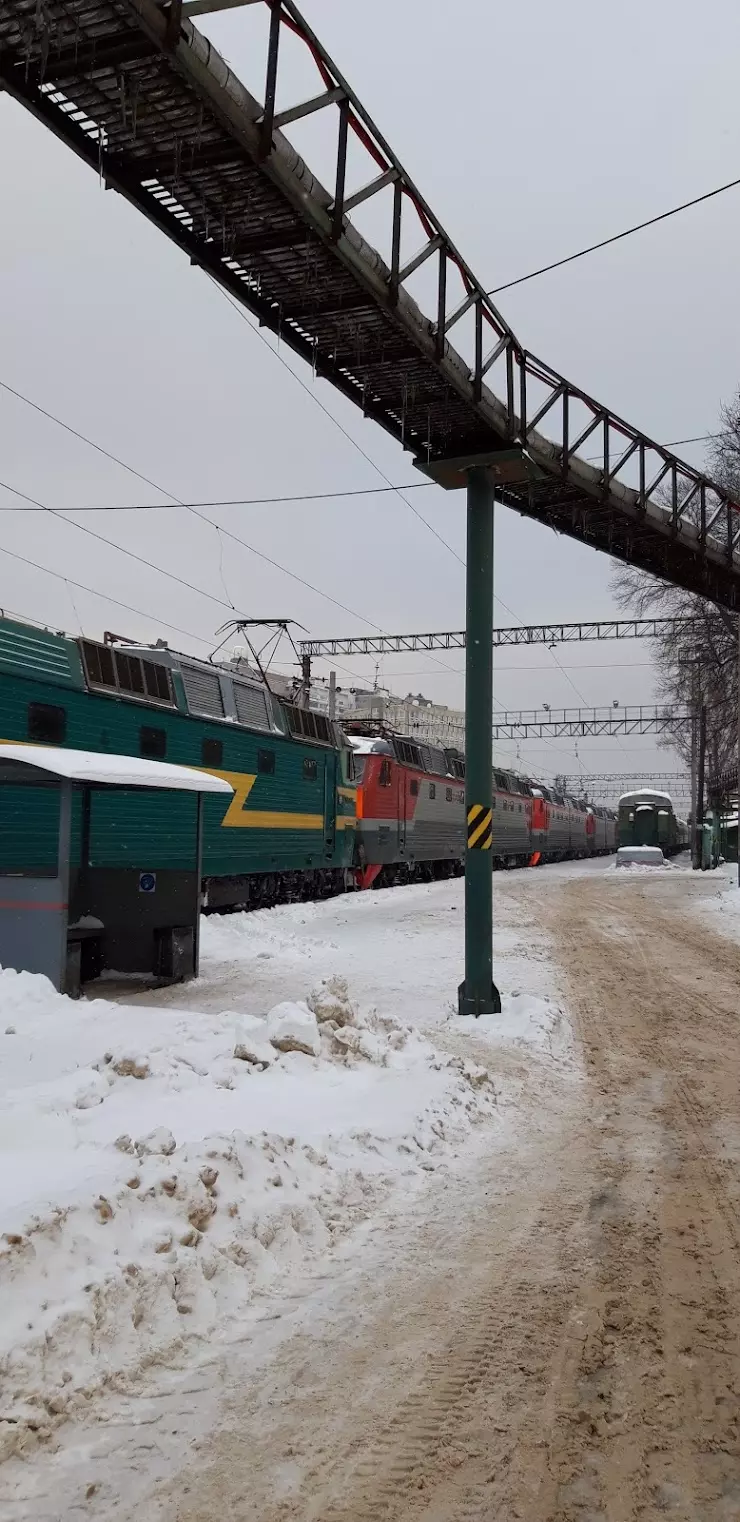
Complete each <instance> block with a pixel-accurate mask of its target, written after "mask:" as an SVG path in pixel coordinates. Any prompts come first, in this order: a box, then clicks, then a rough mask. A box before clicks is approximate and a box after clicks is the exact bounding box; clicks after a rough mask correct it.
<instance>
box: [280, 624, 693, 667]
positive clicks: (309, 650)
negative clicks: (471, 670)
mask: <svg viewBox="0 0 740 1522" xmlns="http://www.w3.org/2000/svg"><path fill="white" fill-rule="evenodd" d="M694 626H697V627H698V621H697V620H696V619H693V618H611V619H597V620H592V621H588V622H585V623H573V624H522V625H521V626H519V627H517V628H511V629H494V630H493V646H494V649H498V648H499V647H501V646H504V645H563V644H582V643H584V642H585V641H587V640H620V639H621V640H624V639H657V638H659V637H666V636H671V635H676V634H679V633H682V632H684V631H685V630H686V629H690V628H693V627H694ZM465 647H466V635H465V630H464V629H453V630H442V631H441V632H440V631H438V632H436V633H432V634H352V635H339V636H334V637H331V638H325V639H304V640H300V641H299V644H298V648H299V650H300V652H301V655H302V656H304V657H308V658H309V659H313V658H314V657H319V656H321V657H324V658H325V657H331V656H335V655H398V654H401V653H403V652H410V653H412V652H414V651H423V650H464V649H465Z"/></svg>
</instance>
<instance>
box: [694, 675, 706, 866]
mask: <svg viewBox="0 0 740 1522" xmlns="http://www.w3.org/2000/svg"><path fill="white" fill-rule="evenodd" d="M706 750H707V710H706V708H705V706H704V704H703V703H702V705H701V708H700V710H699V768H698V775H697V786H696V835H697V850H698V854H699V866H700V867H701V868H702V869H703V867H704V764H705V759H706Z"/></svg>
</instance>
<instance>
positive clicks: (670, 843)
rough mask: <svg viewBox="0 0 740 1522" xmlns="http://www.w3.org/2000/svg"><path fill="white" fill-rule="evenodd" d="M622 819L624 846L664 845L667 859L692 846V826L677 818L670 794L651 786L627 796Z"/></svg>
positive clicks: (622, 804) (621, 803)
mask: <svg viewBox="0 0 740 1522" xmlns="http://www.w3.org/2000/svg"><path fill="white" fill-rule="evenodd" d="M618 819H619V822H618V840H619V845H620V846H660V848H661V850H662V852H663V855H664V856H675V854H676V852H677V851H683V850H685V849H686V846H687V844H688V827H687V825H686V824H685V823H684V821H683V820H682V819H677V818H676V815H675V813H674V809H673V802H672V799H671V798H670V796H669V794H668V793H659V792H657V791H655V790H654V789H653V788H649V787H645V788H640V789H638V790H637V791H635V792H631V793H623V794H622V796H621V798H620V800H619V816H618Z"/></svg>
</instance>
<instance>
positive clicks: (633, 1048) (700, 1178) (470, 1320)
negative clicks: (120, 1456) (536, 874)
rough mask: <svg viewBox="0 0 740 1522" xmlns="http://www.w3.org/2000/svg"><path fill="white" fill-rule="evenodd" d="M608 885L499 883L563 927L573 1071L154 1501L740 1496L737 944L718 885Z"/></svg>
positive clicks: (417, 1520)
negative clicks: (713, 925)
mask: <svg viewBox="0 0 740 1522" xmlns="http://www.w3.org/2000/svg"><path fill="white" fill-rule="evenodd" d="M620 876H621V875H619V874H615V875H614V877H612V878H611V879H609V878H601V880H598V879H596V878H595V877H593V876H590V877H587V878H584V877H578V876H573V877H571V878H570V879H568V878H562V879H560V880H559V881H558V882H557V883H553V881H552V880H550V881H546V880H545V879H544V878H543V877H540V878H538V879H537V880H536V881H535V882H532V880H531V879H527V881H526V884H521V885H520V884H519V883H517V884H516V885H515V886H512V885H510V884H507V892H511V893H512V894H513V895H514V898H515V899H519V900H520V902H523V901H524V899H525V897H526V905H527V912H528V913H530V914H532V915H535V914H538V915H539V916H541V918H542V920H543V922H544V923H545V925H546V926H547V928H548V929H549V930H550V932H551V933H552V935H553V937H554V940H555V945H556V947H557V949H558V956H559V958H560V961H561V966H562V968H563V970H564V973H565V977H566V979H567V986H568V989H569V993H570V1007H571V1010H572V1014H573V1017H574V1022H575V1027H576V1034H577V1038H578V1039H579V1041H580V1043H581V1044H582V1051H583V1054H584V1059H585V1070H586V1078H585V1081H584V1083H583V1084H582V1085H581V1084H579V1085H578V1086H577V1089H576V1091H575V1093H574V1092H572V1091H571V1094H570V1096H568V1097H565V1098H564V1096H563V1094H562V1093H560V1094H559V1095H556V1094H554V1093H553V1092H552V1090H551V1091H550V1094H549V1098H548V1102H547V1103H546V1104H545V1105H544V1106H543V1107H542V1109H541V1111H540V1116H539V1128H538V1134H535V1135H534V1136H533V1137H531V1138H530V1144H529V1145H528V1146H527V1147H526V1148H525V1149H524V1150H523V1151H522V1153H521V1154H520V1155H519V1156H518V1157H509V1158H508V1159H507V1161H506V1163H505V1165H502V1160H501V1159H500V1158H497V1159H495V1160H493V1161H492V1164H491V1165H490V1166H488V1167H486V1165H485V1164H484V1165H483V1167H482V1169H481V1170H480V1171H479V1172H478V1174H477V1176H476V1179H475V1182H474V1183H472V1182H471V1183H470V1184H469V1186H468V1188H467V1190H466V1192H465V1193H464V1194H462V1195H460V1196H459V1197H458V1198H457V1199H456V1200H451V1199H448V1200H447V1201H446V1202H444V1203H443V1208H442V1209H441V1210H440V1213H439V1215H438V1217H437V1219H436V1220H434V1221H433V1222H429V1221H426V1222H424V1223H422V1224H419V1223H417V1222H416V1221H414V1220H411V1221H410V1222H409V1232H408V1237H407V1240H406V1242H405V1244H404V1250H403V1251H401V1252H400V1254H399V1257H398V1258H397V1260H396V1270H395V1273H394V1274H393V1275H392V1277H391V1278H390V1279H387V1278H385V1279H384V1280H383V1281H382V1290H383V1292H382V1294H380V1293H378V1289H376V1292H375V1294H373V1287H372V1283H371V1282H370V1276H368V1281H366V1283H365V1287H364V1298H362V1299H361V1298H360V1296H359V1295H358V1296H357V1314H356V1316H355V1319H354V1321H353V1322H349V1321H348V1318H347V1316H346V1313H345V1315H344V1316H340V1317H339V1318H338V1319H337V1321H336V1322H334V1323H332V1324H330V1325H325V1326H322V1327H321V1329H320V1331H319V1332H318V1335H315V1334H314V1335H308V1336H307V1335H305V1334H304V1335H301V1336H299V1337H298V1338H296V1339H295V1340H293V1341H292V1342H290V1343H288V1344H287V1345H285V1346H284V1347H283V1348H282V1350H281V1353H280V1355H279V1357H278V1358H276V1360H275V1363H274V1364H273V1366H272V1368H271V1370H270V1376H269V1380H268V1384H267V1387H266V1388H265V1389H263V1390H262V1392H261V1395H260V1397H259V1398H257V1397H256V1396H254V1395H252V1396H251V1397H247V1398H246V1399H240V1398H239V1397H238V1395H237V1394H236V1392H234V1391H232V1400H233V1405H232V1408H231V1412H230V1416H229V1419H228V1421H227V1423H226V1426H225V1428H224V1431H223V1432H222V1433H221V1434H220V1435H219V1436H218V1437H217V1438H216V1439H215V1441H214V1442H212V1443H210V1444H207V1445H205V1446H204V1448H203V1450H202V1452H201V1454H200V1456H199V1459H198V1462H197V1465H195V1466H193V1468H192V1470H191V1472H190V1473H189V1475H188V1479H187V1482H186V1483H187V1484H188V1485H189V1486H190V1490H189V1493H188V1494H187V1495H185V1494H184V1493H183V1488H182V1485H181V1484H180V1483H179V1482H178V1484H177V1485H176V1486H175V1488H174V1490H173V1492H172V1493H171V1496H170V1497H169V1498H168V1507H166V1508H165V1511H164V1513H163V1515H164V1516H165V1517H167V1518H168V1519H169V1518H172V1519H177V1522H196V1519H198V1522H211V1519H214V1522H215V1519H216V1518H219V1519H220V1522H221V1519H229V1522H231V1519H233V1522H236V1519H240V1522H252V1519H254V1522H257V1519H259V1522H288V1519H291V1522H292V1519H298V1518H301V1519H309V1522H313V1519H315V1522H319V1519H321V1522H375V1519H378V1522H379V1519H381V1518H382V1519H385V1522H396V1519H398V1522H478V1519H480V1522H484V1519H486V1522H490V1519H491V1518H494V1517H496V1518H498V1517H500V1518H502V1519H503V1518H506V1519H509V1518H515V1517H518V1518H521V1519H526V1522H575V1519H584V1522H585V1519H595V1518H608V1519H614V1522H617V1519H619V1522H622V1519H624V1522H628V1519H629V1522H631V1519H633V1518H635V1519H636V1518H643V1517H657V1516H660V1515H663V1514H664V1513H667V1514H669V1515H671V1516H674V1517H676V1518H681V1519H686V1522H688V1519H695V1518H701V1519H702V1522H725V1519H729V1518H736V1517H737V1516H738V1515H740V1433H739V1431H738V1386H737V1378H738V1373H737V1371H738V1368H740V1180H739V1178H738V1159H739V1158H740V947H738V946H737V945H735V944H733V943H732V942H731V941H727V940H724V939H722V938H720V937H719V936H716V935H715V934H713V933H712V931H711V930H708V929H707V928H706V927H705V925H704V924H703V923H702V922H701V918H700V917H698V916H697V909H699V910H701V900H702V898H703V897H704V896H705V895H706V893H707V884H706V881H701V880H700V881H699V883H697V881H696V880H695V879H694V880H692V879H691V878H687V877H684V876H683V875H679V874H676V875H675V876H672V875H670V876H667V877H666V878H665V879H662V880H658V878H657V877H653V878H644V877H639V878H637V879H636V880H632V879H629V880H626V881H625V880H620ZM473 1039H475V1038H473ZM573 1100H575V1101H576V1102H575V1103H573ZM357 1289H359V1286H356V1290H357ZM368 1302H370V1304H369V1305H368ZM373 1302H374V1303H373Z"/></svg>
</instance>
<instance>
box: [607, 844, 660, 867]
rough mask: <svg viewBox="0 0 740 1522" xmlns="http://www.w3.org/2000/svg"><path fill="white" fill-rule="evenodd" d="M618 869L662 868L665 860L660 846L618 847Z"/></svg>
mask: <svg viewBox="0 0 740 1522" xmlns="http://www.w3.org/2000/svg"><path fill="white" fill-rule="evenodd" d="M616 865H617V866H618V867H664V866H665V865H666V859H665V857H664V855H663V852H662V851H661V849H660V846H620V847H619V850H618V851H617V860H616Z"/></svg>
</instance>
